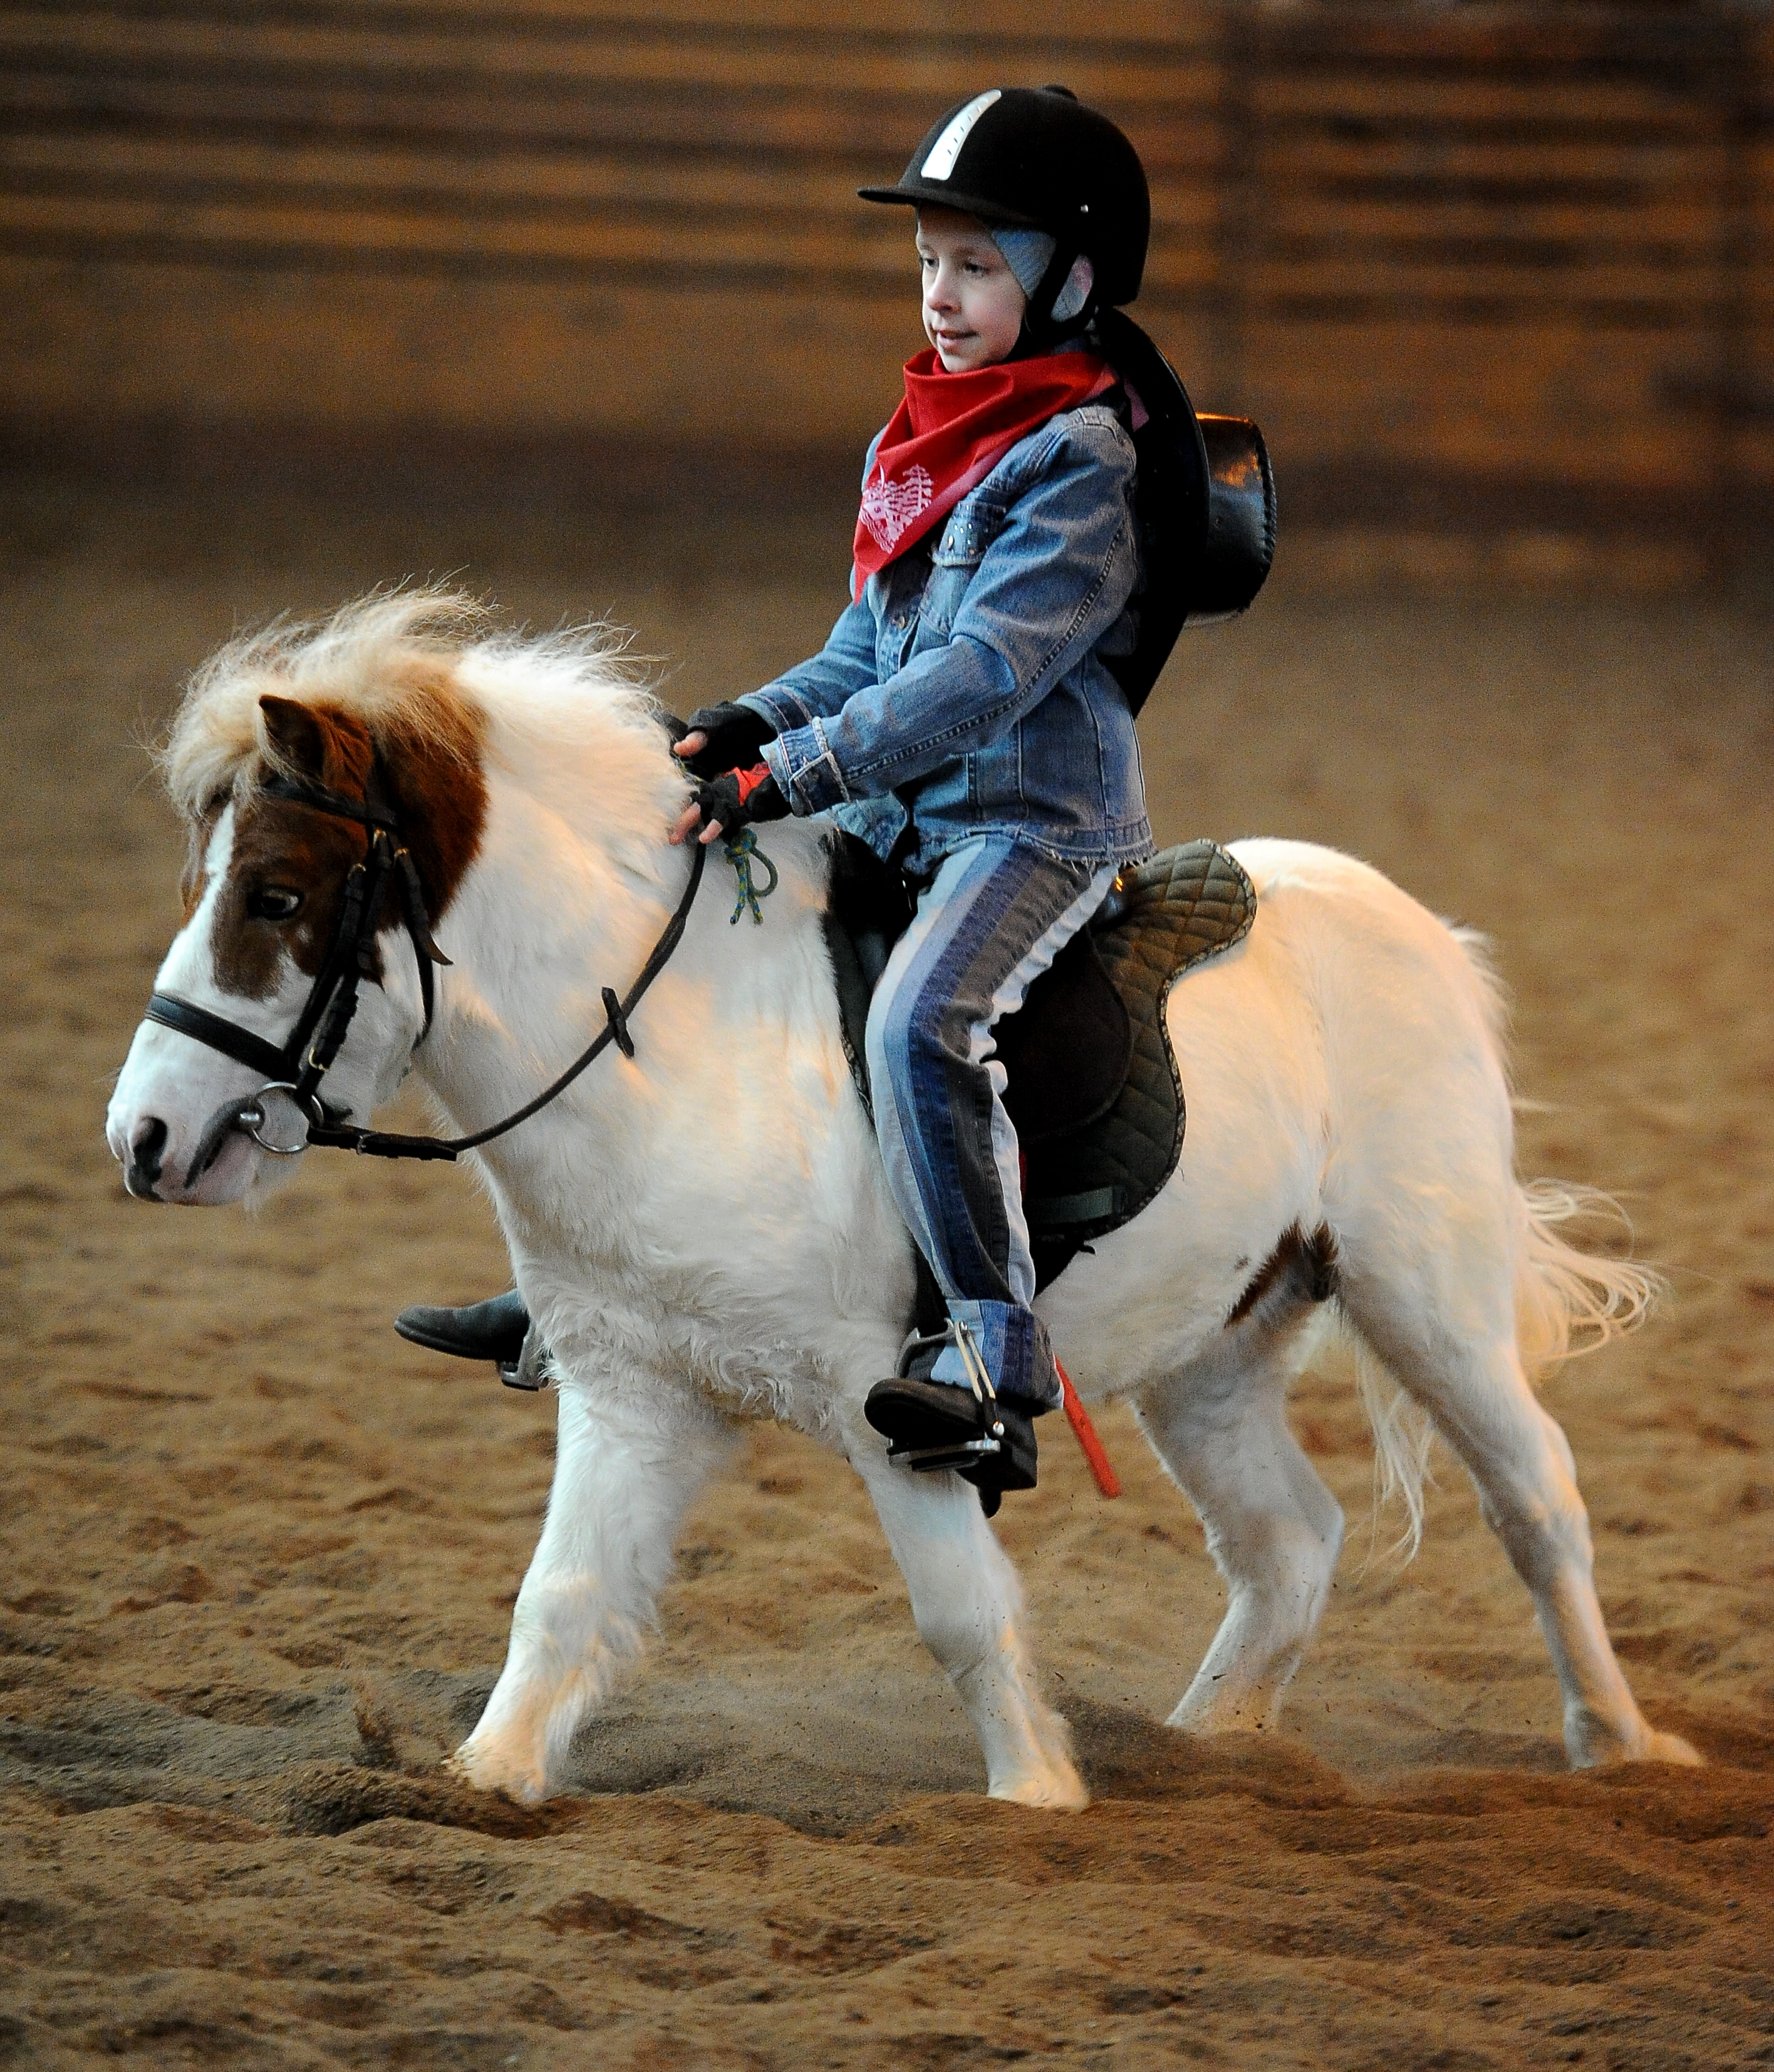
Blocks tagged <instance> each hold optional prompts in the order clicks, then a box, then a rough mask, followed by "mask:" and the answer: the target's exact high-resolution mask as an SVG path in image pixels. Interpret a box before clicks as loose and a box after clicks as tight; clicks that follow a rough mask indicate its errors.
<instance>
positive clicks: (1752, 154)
mask: <svg viewBox="0 0 1774 2072" xmlns="http://www.w3.org/2000/svg"><path fill="white" fill-rule="evenodd" d="M994 80H1002V81H1006V82H1011V83H1028V84H1039V83H1041V82H1043V81H1045V80H1061V81H1064V83H1066V84H1069V85H1071V86H1072V88H1074V89H1075V90H1076V92H1078V93H1080V95H1081V96H1082V97H1084V98H1085V99H1086V100H1088V101H1093V102H1094V103H1097V104H1098V105H1101V106H1102V107H1103V108H1105V109H1107V110H1108V111H1109V113H1112V114H1113V116H1114V117H1116V119H1117V121H1120V122H1121V123H1122V125H1123V126H1124V127H1125V128H1126V129H1127V131H1128V132H1129V134H1130V135H1131V136H1132V137H1133V138H1134V141H1135V142H1136V143H1137V145H1138V147H1139V150H1140V151H1141V153H1142V155H1143V157H1144V158H1145V161H1146V166H1147V167H1148V169H1149V171H1150V177H1151V181H1152V186H1153V192H1154V200H1155V216H1156V222H1155V235H1154V242H1153V251H1152V257H1151V261H1150V266H1149V269H1148V272H1147V277H1146V291H1145V293H1144V294H1142V297H1141V298H1140V301H1139V303H1138V309H1137V314H1138V315H1139V316H1140V317H1141V319H1142V320H1143V321H1144V322H1145V323H1146V326H1147V327H1148V328H1149V329H1150V330H1151V331H1153V333H1154V334H1155V335H1156V337H1157V338H1158V339H1159V342H1160V343H1161V344H1162V345H1163V347H1165V349H1166V350H1167V352H1169V353H1170V354H1171V356H1172V357H1173V359H1174V360H1175V361H1176V363H1177V364H1178V366H1179V368H1180V369H1181V371H1182V372H1183V376H1184V378H1185V379H1186V380H1187V381H1188V382H1189V384H1190V385H1191V388H1192V391H1193V393H1195V396H1196V401H1197V402H1198V403H1200V404H1201V405H1204V406H1207V405H1214V406H1218V407H1221V408H1237V409H1246V410H1249V412H1251V413H1253V414H1254V415H1256V416H1257V417H1258V418H1259V419H1260V420H1261V421H1262V423H1263V426H1264V427H1265V430H1266V432H1267V434H1268V435H1269V438H1270V444H1271V446H1272V449H1273V450H1274V455H1275V458H1276V463H1277V467H1278V473H1279V475H1280V478H1281V482H1282V494H1283V497H1284V520H1286V521H1289V522H1290V523H1291V524H1294V525H1295V526H1304V527H1306V528H1309V529H1310V528H1317V530H1318V531H1319V532H1321V533H1326V534H1331V533H1336V532H1338V531H1344V532H1349V533H1351V534H1356V533H1369V534H1371V533H1375V532H1378V533H1381V534H1386V533H1388V532H1390V533H1393V534H1400V533H1414V534H1417V535H1429V534H1435V533H1441V534H1448V535H1457V534H1461V533H1465V534H1469V535H1476V534H1481V533H1484V534H1490V535H1493V536H1496V537H1504V538H1506V539H1509V540H1511V541H1515V542H1516V543H1517V551H1519V552H1520V553H1525V554H1527V555H1529V557H1530V558H1531V557H1532V556H1533V554H1534V553H1541V554H1542V555H1543V556H1544V555H1550V557H1552V560H1553V562H1554V563H1556V562H1557V560H1558V555H1559V554H1560V553H1567V552H1568V551H1570V542H1571V541H1577V540H1584V541H1591V542H1593V541H1597V540H1600V541H1607V542H1610V543H1611V546H1610V548H1609V549H1608V550H1609V551H1610V552H1617V553H1618V554H1620V555H1621V556H1624V557H1635V556H1636V557H1637V560H1638V562H1639V563H1640V565H1643V566H1644V567H1646V568H1648V569H1653V570H1655V569H1659V568H1661V569H1664V570H1665V573H1666V574H1671V575H1673V577H1675V578H1678V579H1683V580H1686V579H1688V578H1691V577H1692V576H1693V575H1694V574H1695V573H1696V572H1697V571H1703V570H1705V569H1711V570H1713V571H1714V572H1715V573H1716V572H1718V571H1719V570H1721V569H1727V568H1728V567H1729V566H1731V565H1734V564H1735V563H1737V562H1740V561H1741V560H1742V559H1743V555H1744V553H1745V551H1746V549H1745V541H1746V537H1747V536H1749V535H1751V534H1753V533H1754V532H1755V531H1756V530H1757V529H1758V528H1763V529H1765V528H1766V526H1767V524H1768V515H1769V510H1770V506H1771V503H1774V323H1771V317H1774V281H1771V277H1770V269H1769V265H1768V259H1769V255H1770V251H1771V249H1774V238H1771V235H1770V232H1771V228H1774V122H1771V114H1770V110H1771V109H1774V31H1771V30H1770V27H1769V25H1768V15H1767V13H1766V10H1765V9H1763V8H1759V7H1743V6H1726V5H1723V4H1718V0H1694V4H1684V5H1679V6H1661V5H1648V6H1598V5H1589V4H1573V3H1569V0H1561V4H1547V3H1546V0H1541V4H1526V3H1525V0H1514V3H1513V4H1502V5H1494V6H1493V5H1484V6H1466V5H1459V4H1455V5H1447V6H1434V7H1430V6H1402V5H1396V4H1394V5H1385V6H1373V5H1362V6H1343V5H1331V4H1315V0H1307V3H1306V4H1299V5H1293V6H1286V7H1280V8H1255V7H1249V6H1222V7H1212V6H1201V5H1196V4H1192V0H1175V4H1162V0H1104V4H1101V5H1099V6H1094V7H1091V6H1083V5H1080V4H1077V0H1072V4H1069V5H1068V4H1064V0H977V3H976V4H973V5H970V6H959V5H947V4H943V0H870V4H868V5H866V6H865V5H862V4H861V0H843V4H842V5H834V4H831V0H657V4H654V5H652V6H649V7H648V9H647V10H644V11H642V10H639V9H635V10H632V11H624V9H623V6H622V5H621V0H474V4H467V0H268V4H258V5H241V4H230V0H110V4H109V5H102V6H101V5H97V4H84V3H83V0H74V3H73V4H43V5H35V6H32V5H23V6H17V5H14V6H8V7H7V8H6V10H5V12H4V13H3V14H0V389H3V393H4V401H3V404H0V417H3V421H0V438H3V439H4V442H5V443H6V446H8V447H9V448H10V450H13V451H14V453H15V454H16V453H19V452H21V451H23V452H26V453H30V454H35V455H37V456H39V457H41V456H42V455H43V454H45V453H51V454H53V453H57V452H61V453H70V454H71V453H73V452H75V451H76V450H84V451H86V452H87V453H88V454H91V453H94V452H96V453H97V454H100V455H101V457H109V458H112V459H115V458H119V457H121V456H123V455H126V454H131V453H134V454H137V455H138V456H141V455H146V454H158V455H159V456H160V457H161V458H174V459H178V458H180V457H183V459H184V460H185V461H187V462H192V461H194V460H195V461H196V462H200V461H201V458H202V456H203V455H204V454H212V455H214V454H220V453H221V452H223V451H224V450H229V448H230V442H232V443H233V449H234V450H241V449H243V448H251V447H253V446H254V445H255V443H257V444H258V446H259V450H271V449H272V447H273V446H275V447H276V448H277V450H282V451H285V452H289V451H291V450H294V449H295V448H296V447H298V446H307V447H308V448H311V449H315V450H322V451H331V452H335V453H349V454H356V455H362V454H364V453H365V452H368V451H371V450H377V451H382V450H390V451H391V450H407V451H411V450H418V449H420V448H422V447H423V446H426V444H427V443H428V442H429V443H430V444H431V445H433V446H435V445H436V444H438V442H443V443H447V444H452V445H454V446H456V447H458V448H459V449H466V448H467V447H471V446H472V447H475V448H477V449H478V450H482V451H484V452H495V453H496V452H497V451H500V450H505V449H508V448H509V449H512V450H516V449H518V448H528V449H529V450H537V449H543V450H548V449H555V450H562V451H565V450H570V449H571V450H593V449H595V450H598V451H599V452H602V453H603V454H613V453H620V452H624V451H628V452H633V451H636V450H640V449H641V448H651V449H659V448H663V447H669V448H672V449H674V450H679V451H681V452H685V453H692V454H706V453H707V452H708V451H709V450H714V449H722V450H727V451H729V452H732V451H735V450H743V451H745V452H747V453H749V454H752V455H754V456H765V457H768V456H772V455H773V456H776V457H777V458H782V457H784V456H787V457H791V458H792V457H794V456H801V455H812V454H821V455H826V454H831V455H842V456H843V458H844V464H845V465H846V467H851V468H854V465H855V463H856V460H857V458H858V455H859V453H860V450H861V446H862V442H863V441H864V440H865V439H866V437H867V436H868V434H869V433H870V432H871V430H873V428H874V427H875V426H876V425H878V424H879V422H880V421H882V419H883V417H884V416H885V415H886V414H887V410H888V409H889V408H890V407H891V403H892V401H893V399H894V395H895V388H896V368H897V365H898V363H899V360H902V359H903V358H904V357H906V356H908V354H909V353H910V352H912V351H914V350H916V348H917V347H918V346H919V345H920V343H921V339H920V336H919V333H918V331H917V327H916V286H915V277H914V273H913V271H912V266H911V265H910V262H909V249H908V228H909V225H908V221H907V220H906V219H905V218H904V217H903V216H901V215H900V214H899V212H895V211H887V210H881V209H875V208H868V207H866V205H864V204H862V203H858V202H857V201H856V200H855V199H854V188H855V187H856V185H857V184H858V182H859V181H861V180H863V179H879V178H881V177H883V175H892V174H893V173H895V171H897V170H898V168H899V166H901V165H902V164H903V162H904V160H905V158H906V157H907V155H908V152H909V150H910V148H911V146H912V144H913V143H914V142H916V139H917V138H918V137H919V136H920V134H922V132H923V130H924V128H925V127H926V126H927V125H928V123H929V121H931V120H932V119H933V117H934V116H935V115H936V113H939V112H940V111H941V109H942V107H944V106H945V105H947V104H948V103H949V102H950V101H953V100H954V99H956V98H957V97H960V96H961V95H962V94H963V93H967V92H969V91H970V90H972V89H973V88H975V87H977V86H978V85H979V84H982V83H990V82H992V81H994ZM264 442H270V443H269V444H266V443H264ZM279 442H281V444H279ZM1561 542H1562V543H1564V545H1561V544H1560V543H1561ZM1536 543H1538V544H1537V545H1536Z"/></svg>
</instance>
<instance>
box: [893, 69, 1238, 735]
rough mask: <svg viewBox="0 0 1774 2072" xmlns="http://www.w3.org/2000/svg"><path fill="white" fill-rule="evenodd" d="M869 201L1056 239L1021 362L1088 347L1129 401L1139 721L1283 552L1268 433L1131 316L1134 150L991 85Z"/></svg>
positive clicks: (1126, 666)
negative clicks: (1197, 632) (1136, 532)
mask: <svg viewBox="0 0 1774 2072" xmlns="http://www.w3.org/2000/svg"><path fill="white" fill-rule="evenodd" d="M858 193H860V195H862V199H864V200H865V201H879V202H896V203H902V204H907V203H909V204H910V205H911V206H912V207H913V208H919V207H922V206H924V205H926V204H932V205H940V206H941V207H942V208H954V209H961V210H963V211H965V212H966V213H967V214H969V215H970V216H978V218H979V219H980V220H981V221H982V223H984V224H986V226H987V227H988V228H1009V229H1018V230H1039V231H1042V232H1045V233H1046V235H1047V236H1049V237H1051V238H1052V240H1053V256H1052V259H1051V260H1050V261H1048V266H1047V269H1046V271H1045V272H1044V273H1043V275H1042V277H1041V279H1040V281H1039V282H1038V283H1037V284H1036V286H1035V290H1034V292H1033V293H1032V294H1031V295H1030V297H1029V306H1028V313H1027V315H1026V316H1025V318H1024V319H1023V338H1022V340H1021V342H1020V343H1019V346H1018V348H1017V351H1018V356H1019V357H1020V356H1023V355H1026V354H1031V353H1038V352H1052V351H1053V349H1054V348H1055V347H1056V346H1059V345H1061V344H1063V343H1064V342H1065V341H1066V340H1067V339H1072V338H1078V339H1085V340H1087V341H1088V342H1089V343H1090V344H1091V345H1092V346H1093V347H1094V348H1095V349H1097V351H1099V352H1101V355H1102V357H1103V358H1104V359H1105V360H1107V361H1108V362H1109V365H1110V366H1111V367H1113V368H1114V370H1115V372H1117V374H1118V375H1119V376H1121V380H1122V387H1123V389H1124V390H1125V391H1126V397H1127V415H1128V417H1129V418H1130V420H1131V425H1132V437H1133V441H1134V451H1135V452H1136V453H1137V454H1138V457H1139V471H1138V476H1137V478H1136V487H1135V491H1134V495H1135V502H1136V505H1137V508H1138V520H1139V528H1140V547H1141V553H1142V567H1143V569H1144V574H1145V587H1144V589H1143V590H1142V592H1141V593H1140V595H1139V599H1138V614H1139V633H1138V642H1137V644H1136V645H1135V647H1134V652H1132V653H1131V654H1130V655H1126V656H1119V657H1117V658H1116V659H1114V660H1112V661H1110V662H1109V668H1111V669H1112V670H1113V672H1114V675H1115V677H1116V680H1117V682H1118V683H1119V684H1120V685H1121V687H1122V691H1123V693H1125V694H1126V699H1127V702H1128V705H1129V707H1130V709H1131V710H1133V711H1134V712H1135V713H1138V710H1139V709H1140V707H1141V706H1142V705H1144V703H1145V702H1146V696H1147V694H1148V693H1149V692H1150V689H1151V688H1152V685H1154V684H1155V682H1156V681H1157V680H1158V675H1159V671H1160V670H1161V669H1162V668H1163V666H1164V664H1165V662H1166V661H1167V660H1168V659H1169V656H1170V652H1171V648H1174V647H1175V644H1176V639H1177V635H1179V633H1180V632H1181V631H1183V627H1185V626H1208V625H1212V624H1214V623H1217V622H1218V621H1219V620H1221V619H1231V618H1233V617H1235V616H1236V615H1237V614H1238V613H1239V612H1241V611H1243V610H1244V609H1245V606H1247V605H1249V602H1251V600H1252V598H1254V597H1255V596H1256V594H1257V591H1258V590H1260V589H1261V588H1262V585H1263V581H1264V578H1266V576H1267V575H1268V574H1269V570H1270V565H1271V564H1272V563H1273V561H1274V557H1275V484H1274V477H1273V475H1271V474H1270V467H1269V455H1268V453H1267V450H1266V448H1265V447H1264V445H1263V439H1262V433H1261V432H1259V431H1258V430H1257V427H1256V426H1255V425H1254V424H1253V423H1252V422H1251V421H1250V419H1249V418H1248V417H1213V416H1210V417H1204V416H1202V415H1201V414H1200V413H1198V412H1197V411H1196V408H1195V406H1194V405H1193V404H1192V403H1191V402H1190V401H1189V397H1188V392H1187V390H1186V389H1184V388H1183V384H1182V382H1181V381H1180V380H1178V378H1177V376H1176V373H1175V370H1174V369H1173V368H1172V367H1171V364H1170V362H1169V361H1168V360H1166V359H1165V357H1164V356H1163V353H1162V352H1159V349H1158V347H1156V346H1155V344H1154V343H1152V341H1151V339H1150V338H1148V337H1147V336H1146V333H1145V332H1144V331H1142V330H1141V329H1140V327H1139V326H1138V324H1137V323H1134V320H1133V319H1132V318H1131V317H1130V316H1127V315H1125V314H1123V312H1122V307H1121V305H1122V304H1123V303H1126V302H1132V301H1133V300H1134V298H1135V297H1136V296H1138V294H1139V287H1140V280H1141V277H1142V274H1143V273H1144V272H1145V268H1146V245H1147V243H1148V241H1149V240H1150V235H1151V220H1152V210H1151V197H1150V193H1149V191H1148V190H1147V187H1146V175H1145V172H1144V170H1143V169H1142V166H1141V165H1140V162H1139V154H1138V153H1137V152H1136V151H1135V150H1134V147H1133V146H1132V145H1131V144H1130V143H1129V142H1128V141H1127V139H1126V137H1124V136H1123V135H1122V133H1121V131H1120V130H1119V129H1117V128H1116V126H1115V125H1114V124H1113V122H1111V121H1109V118H1108V117H1107V116H1106V115H1099V114H1098V113H1097V112H1096V110H1095V109H1090V108H1086V107H1085V106H1084V105H1083V104H1082V103H1081V102H1080V101H1078V100H1077V98H1076V97H1075V96H1074V95H1073V94H1072V93H1070V92H1069V91H1068V89H1067V88H1064V87H1063V86H1043V87H1039V88H1035V87H1015V86H1007V87H994V88H990V90H989V91H987V92H986V93H977V94H974V95H973V97H971V98H970V99H969V100H966V101H961V102H958V103H957V105H955V106H954V107H953V108H952V109H949V113H947V114H946V115H945V116H944V117H942V119H941V121H939V122H937V123H936V124H935V125H933V127H932V129H930V131H929V133H928V135H926V137H925V138H924V141H923V142H922V143H920V145H919V146H918V148H917V150H916V151H914V152H913V153H912V161H911V163H910V164H909V165H908V166H907V167H906V169H905V171H904V172H903V174H902V175H900V177H899V180H898V182H897V183H895V185H894V186H892V187H862V188H859V189H858ZM1080 258H1086V259H1088V260H1089V261H1090V265H1091V270H1092V273H1093V281H1092V283H1091V287H1090V291H1089V294H1088V295H1087V296H1086V297H1085V300H1084V302H1083V303H1082V304H1081V305H1080V306H1078V307H1077V308H1076V309H1075V310H1072V311H1071V313H1070V314H1069V315H1067V316H1066V317H1064V318H1063V319H1056V318H1055V316H1054V315H1053V309H1054V306H1055V303H1056V301H1057V300H1058V299H1059V298H1060V295H1061V293H1062V290H1064V288H1065V286H1066V284H1067V282H1068V281H1069V280H1070V278H1071V277H1072V268H1073V267H1074V265H1076V263H1077V261H1079V260H1080Z"/></svg>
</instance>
